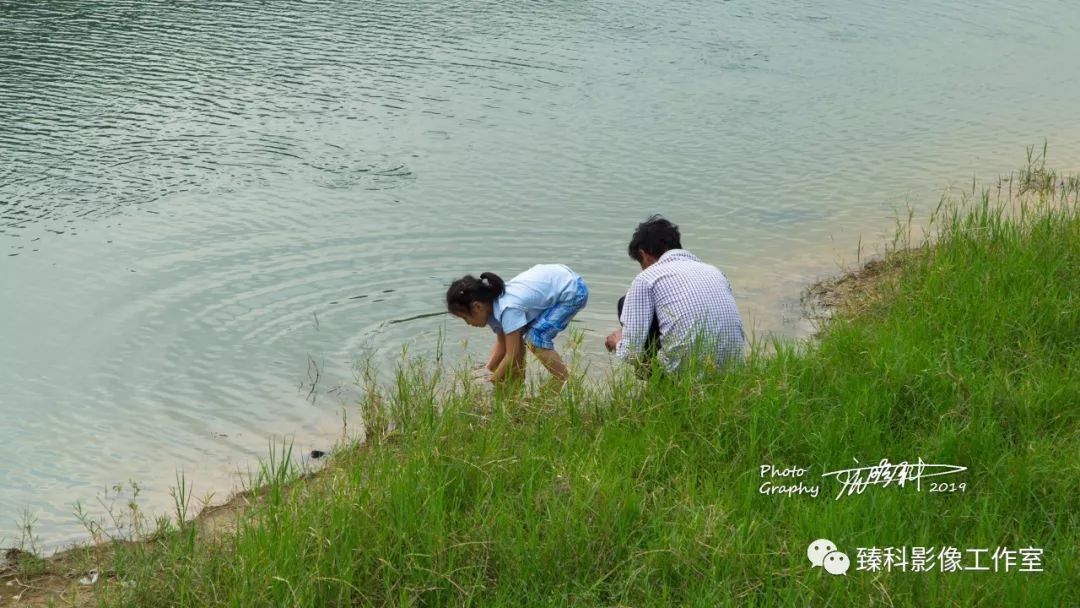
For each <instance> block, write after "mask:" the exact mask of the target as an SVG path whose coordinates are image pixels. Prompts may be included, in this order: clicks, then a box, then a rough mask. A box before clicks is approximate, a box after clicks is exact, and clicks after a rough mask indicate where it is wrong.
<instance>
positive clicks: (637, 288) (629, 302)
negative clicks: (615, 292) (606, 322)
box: [615, 279, 656, 364]
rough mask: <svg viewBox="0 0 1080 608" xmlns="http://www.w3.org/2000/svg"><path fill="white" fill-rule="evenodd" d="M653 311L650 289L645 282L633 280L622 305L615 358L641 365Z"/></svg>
mask: <svg viewBox="0 0 1080 608" xmlns="http://www.w3.org/2000/svg"><path fill="white" fill-rule="evenodd" d="M655 311H656V305H655V302H654V301H653V295H652V288H651V287H650V286H649V284H648V283H646V282H645V281H643V280H641V279H634V282H633V283H631V284H630V291H628V292H627V293H626V301H625V302H624V303H623V313H622V325H623V327H622V339H621V340H619V342H618V344H616V345H615V356H616V357H618V358H620V359H622V360H624V361H628V362H630V363H635V364H637V363H641V361H642V359H643V357H642V355H643V353H644V352H645V341H646V340H647V339H648V337H649V325H651V324H652V319H653V315H654V314H655Z"/></svg>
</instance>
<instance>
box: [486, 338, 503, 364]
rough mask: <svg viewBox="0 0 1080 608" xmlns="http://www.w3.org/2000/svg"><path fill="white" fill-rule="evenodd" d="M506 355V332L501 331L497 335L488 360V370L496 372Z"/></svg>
mask: <svg viewBox="0 0 1080 608" xmlns="http://www.w3.org/2000/svg"><path fill="white" fill-rule="evenodd" d="M505 356H506V334H504V333H503V332H501V331H500V332H499V333H498V334H496V336H495V345H494V346H492V347H491V356H490V357H488V362H487V365H486V366H485V367H487V369H488V371H491V372H494V371H495V370H496V369H497V368H498V367H499V364H500V363H502V360H503V357H505Z"/></svg>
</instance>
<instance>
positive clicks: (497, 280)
mask: <svg viewBox="0 0 1080 608" xmlns="http://www.w3.org/2000/svg"><path fill="white" fill-rule="evenodd" d="M480 280H481V281H484V280H486V281H487V282H488V285H491V288H492V289H494V290H495V297H496V298H497V297H499V296H501V295H502V294H504V293H506V283H505V282H503V280H502V277H500V276H499V275H497V274H495V273H494V272H484V273H481V274H480Z"/></svg>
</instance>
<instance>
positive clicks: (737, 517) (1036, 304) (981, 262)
mask: <svg viewBox="0 0 1080 608" xmlns="http://www.w3.org/2000/svg"><path fill="white" fill-rule="evenodd" d="M1047 175H1051V177H1050V179H1049V180H1047V179H1046V178H1047ZM1023 176H1027V177H1026V178H1025V177H1023ZM1018 180H1019V181H1023V183H1024V184H1025V187H1027V188H1028V190H1027V191H1026V192H1025V193H1024V195H1025V197H1026V199H1025V201H1024V202H1022V203H1018V202H1017V201H1015V200H1012V199H1007V198H1006V199H1004V200H1001V199H998V198H997V197H996V196H994V195H992V193H991V192H987V193H984V194H983V195H982V196H981V198H976V199H974V200H969V201H967V202H966V203H964V204H956V205H954V204H951V203H945V204H943V205H942V206H941V207H939V209H938V211H937V212H936V214H935V216H934V218H933V220H932V222H931V230H932V232H933V234H932V238H931V239H930V242H928V243H926V244H925V245H924V246H923V247H922V251H921V253H920V255H917V256H907V257H906V258H905V262H904V263H903V264H900V265H899V266H898V269H896V270H895V271H893V272H894V273H895V274H894V275H893V279H892V280H890V281H886V282H882V283H880V284H879V285H878V286H877V287H876V289H879V290H882V291H881V292H879V293H878V296H879V297H875V298H873V300H872V302H873V304H872V305H871V306H868V307H865V306H864V307H860V308H859V310H858V312H857V314H846V315H845V314H841V315H839V316H838V317H837V318H835V319H833V320H832V321H831V322H829V323H828V324H827V326H826V327H825V328H824V329H823V331H822V333H821V334H820V336H819V339H818V340H817V341H816V342H814V343H813V344H797V343H783V342H778V343H775V344H772V345H770V348H769V349H768V351H769V354H768V355H767V356H766V355H763V354H759V353H764V352H765V350H766V349H762V348H755V349H754V352H753V353H752V354H751V356H750V357H749V359H748V361H747V364H746V365H745V366H742V367H741V368H739V369H736V370H734V371H732V372H731V373H728V374H726V375H708V376H704V377H697V378H695V379H686V378H684V379H680V380H676V381H674V382H671V383H661V382H650V383H648V384H637V383H635V382H634V381H631V380H629V379H615V380H613V381H612V382H610V383H602V384H601V385H595V384H593V385H580V384H579V385H576V386H573V387H572V388H573V390H569V391H565V392H563V393H561V394H557V395H552V394H550V393H543V392H538V393H530V394H528V395H525V396H520V397H513V398H510V397H507V398H503V399H495V400H493V399H491V398H490V397H489V396H487V395H485V394H482V393H480V392H478V391H476V390H475V389H472V388H469V387H468V386H466V385H465V384H464V383H453V382H450V380H449V379H448V378H444V377H443V376H442V375H443V374H444V373H445V372H444V371H443V370H442V367H441V365H442V363H441V361H439V362H429V363H423V362H416V363H414V364H412V365H410V366H408V367H407V368H406V369H404V370H402V371H401V372H399V374H398V376H397V380H396V382H395V383H394V384H393V386H392V387H391V388H389V389H382V390H379V389H376V388H374V387H373V389H372V391H371V392H370V393H369V394H368V400H367V402H366V403H365V404H364V408H365V420H366V423H367V425H368V429H367V431H368V432H367V437H368V439H367V442H366V445H365V446H364V447H362V448H356V449H345V450H342V451H340V452H339V453H338V454H336V456H335V459H334V461H333V462H332V463H331V465H330V466H329V467H328V469H327V470H326V471H325V472H324V473H323V474H321V475H320V476H319V477H318V479H317V480H315V481H309V482H305V483H293V479H294V477H295V472H294V471H292V470H291V469H290V467H289V466H288V464H287V463H288V461H289V460H288V458H284V457H280V458H277V459H276V460H275V462H273V463H271V464H270V465H269V466H268V467H267V468H266V469H265V478H264V479H263V481H265V482H266V486H265V488H264V489H263V492H262V500H261V501H259V502H258V503H257V504H256V505H255V506H254V507H252V508H251V509H250V510H249V511H247V512H246V513H244V514H242V515H239V516H238V521H237V524H236V531H235V533H228V534H221V535H200V534H197V533H196V532H195V530H194V529H193V527H192V526H190V525H182V526H181V527H180V528H179V529H173V530H170V531H167V532H164V533H161V534H159V535H158V537H157V538H156V539H155V540H154V541H153V542H151V543H146V544H143V545H130V546H124V547H121V548H118V550H117V557H116V564H115V571H116V576H117V577H118V578H119V579H120V580H124V581H130V583H133V584H126V585H113V586H110V587H108V588H106V589H104V590H102V592H101V594H100V595H99V598H98V599H99V601H100V602H101V603H102V604H104V605H109V606H158V605H161V606H165V605H168V606H286V605H288V606H361V605H423V606H442V605H475V606H533V605H577V606H615V605H621V606H650V605H681V606H727V605H738V606H746V605H759V606H788V605H791V606H795V605H798V606H808V605H809V606H820V605H834V606H840V605H885V606H909V605H911V606H1075V605H1080V575H1078V567H1080V560H1078V547H1080V296H1078V294H1080V216H1078V211H1077V210H1078V205H1077V204H1076V195H1077V188H1076V182H1075V180H1074V181H1071V182H1068V181H1066V180H1063V179H1059V178H1057V177H1056V176H1053V175H1052V174H1050V173H1049V172H1047V171H1046V170H1045V168H1041V169H1040V167H1039V166H1037V165H1036V166H1032V167H1029V168H1028V170H1027V171H1026V173H1025V172H1022V174H1021V177H1019V178H1018ZM1018 190H1019V188H1018ZM898 242H900V243H906V242H907V235H901V236H900V238H899V239H898ZM451 384H452V385H453V388H449V389H448V388H446V387H447V386H449V385H451ZM390 421H393V424H390ZM882 458H888V459H890V460H891V461H892V462H894V463H895V462H900V461H905V460H906V461H915V460H917V459H919V458H922V459H923V460H925V461H926V462H928V463H945V464H954V465H960V466H964V467H967V471H966V472H963V473H960V474H957V475H953V476H951V477H942V478H937V479H935V480H933V481H948V482H955V483H964V484H965V486H966V487H965V490H964V491H963V492H960V491H955V492H930V491H929V487H928V486H929V483H928V482H929V481H931V480H926V481H924V482H923V484H922V490H921V491H916V489H915V488H914V487H913V486H911V485H908V486H906V487H902V488H901V487H895V486H890V487H885V488H881V487H870V488H868V489H867V490H866V492H865V493H863V494H858V495H853V496H847V497H844V498H842V499H839V500H836V499H835V495H836V493H837V491H838V490H839V486H838V485H837V484H836V483H834V482H830V481H829V480H826V479H822V478H821V477H820V475H821V473H823V472H825V471H830V470H836V469H843V468H848V467H852V466H859V465H855V464H854V459H857V460H858V461H859V462H860V463H863V464H864V465H867V464H874V463H876V462H877V461H879V460H880V459H882ZM765 464H772V465H776V466H777V467H778V468H784V467H806V468H809V472H808V473H807V474H806V475H804V476H803V477H802V478H800V479H797V480H793V479H786V480H784V479H772V480H771V481H773V482H779V483H797V482H798V481H803V482H804V483H805V484H807V485H814V484H821V493H822V495H820V496H818V497H817V498H813V497H811V496H807V495H802V496H790V497H786V496H780V495H773V496H769V495H764V494H762V493H760V492H759V488H760V486H761V485H762V483H763V482H764V481H767V480H765V479H762V477H761V475H760V467H761V466H762V465H765ZM818 538H827V539H830V540H831V541H833V542H834V543H836V544H837V545H838V547H839V548H840V550H842V551H846V552H847V554H848V555H849V556H850V557H851V559H852V560H853V561H854V562H856V563H855V564H854V565H853V567H852V569H851V570H850V571H849V572H848V574H847V576H831V575H829V574H827V573H825V572H823V571H822V569H821V568H811V567H810V564H809V562H808V560H807V557H806V548H807V545H808V544H809V543H810V542H811V541H813V540H814V539H818ZM912 546H921V547H933V548H935V551H940V550H941V549H943V548H945V547H956V548H957V549H959V550H960V551H961V552H965V550H966V549H975V548H980V549H989V550H990V552H991V553H992V552H993V551H994V549H995V548H997V547H1009V548H1011V549H1018V548H1026V547H1036V548H1041V549H1042V550H1043V555H1042V565H1041V567H1042V569H1043V571H1042V572H1034V573H1022V572H1019V571H1018V569H1019V562H1018V564H1017V565H1015V566H1014V567H1013V568H1012V570H1011V571H1010V572H1007V573H1006V572H994V571H993V565H994V564H993V562H992V561H990V554H983V555H982V556H981V563H982V565H985V566H989V567H990V568H991V570H990V571H989V572H985V571H984V572H976V571H964V572H953V573H949V572H940V571H937V569H936V568H935V571H932V572H897V571H893V572H884V571H882V572H867V571H858V570H856V566H857V565H858V563H857V555H856V548H858V547H867V548H869V547H878V548H884V547H912ZM964 558H965V564H966V565H971V564H972V559H971V554H965V556H964Z"/></svg>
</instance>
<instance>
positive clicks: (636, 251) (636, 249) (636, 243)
mask: <svg viewBox="0 0 1080 608" xmlns="http://www.w3.org/2000/svg"><path fill="white" fill-rule="evenodd" d="M672 249H682V242H681V241H680V239H679V227H678V226H676V225H675V224H672V223H671V222H669V221H667V220H665V219H664V218H663V217H661V216H659V215H654V216H652V217H650V218H649V219H647V220H645V221H644V222H641V223H640V224H638V227H637V230H635V231H634V236H632V237H630V246H629V247H628V250H629V252H630V257H632V258H634V260H636V261H637V263H638V264H641V269H642V270H644V269H646V268H648V267H649V266H652V265H653V264H655V263H656V260H658V259H660V256H662V255H664V254H665V253H667V252H668V251H670V250H672Z"/></svg>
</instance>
